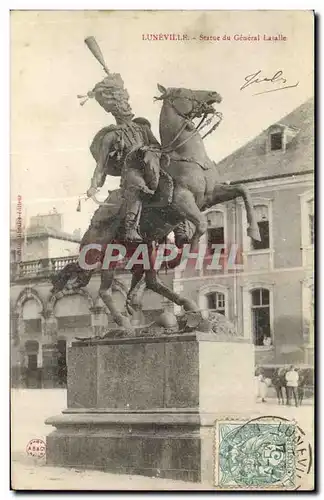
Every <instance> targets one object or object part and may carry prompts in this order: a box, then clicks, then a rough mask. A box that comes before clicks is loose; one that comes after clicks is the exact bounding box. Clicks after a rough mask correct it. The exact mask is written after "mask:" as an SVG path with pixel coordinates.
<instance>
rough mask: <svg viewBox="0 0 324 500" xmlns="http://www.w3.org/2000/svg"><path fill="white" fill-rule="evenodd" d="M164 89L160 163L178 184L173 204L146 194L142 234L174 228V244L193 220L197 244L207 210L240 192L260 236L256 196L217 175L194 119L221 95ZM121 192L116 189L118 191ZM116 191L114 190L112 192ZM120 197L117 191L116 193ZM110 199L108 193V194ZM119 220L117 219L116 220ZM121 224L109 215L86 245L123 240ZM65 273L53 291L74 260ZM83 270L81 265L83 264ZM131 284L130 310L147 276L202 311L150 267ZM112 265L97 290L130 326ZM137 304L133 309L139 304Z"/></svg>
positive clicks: (61, 280) (155, 286)
mask: <svg viewBox="0 0 324 500" xmlns="http://www.w3.org/2000/svg"><path fill="white" fill-rule="evenodd" d="M158 88H159V90H160V91H161V92H162V94H161V96H160V97H159V98H157V99H159V100H163V106H162V110H161V114H160V136H161V142H162V148H161V149H162V153H163V155H162V156H163V158H162V161H161V168H162V169H164V170H165V171H166V172H167V174H169V176H170V177H171V178H172V180H173V184H174V190H173V199H172V201H171V203H170V204H169V205H164V206H161V205H159V202H158V200H157V196H156V195H154V196H153V197H152V198H146V199H145V198H144V203H143V209H142V213H141V219H140V233H141V235H142V236H143V240H144V241H146V242H147V243H152V242H154V241H155V242H156V241H161V240H162V239H163V238H165V237H166V236H167V235H168V234H169V233H170V232H171V231H173V230H175V234H176V244H177V245H181V244H182V243H183V242H184V241H181V238H180V237H179V236H177V226H179V224H180V223H181V222H184V221H185V220H189V221H190V222H191V223H192V224H193V225H194V227H195V231H194V235H193V238H192V240H191V241H192V245H193V246H196V245H197V244H198V241H199V238H200V237H201V236H202V235H203V234H204V232H205V231H206V230H207V220H206V217H205V215H204V214H203V213H202V211H203V210H205V209H207V208H209V207H212V206H214V205H217V204H218V203H223V202H225V201H229V200H232V199H234V198H237V197H240V196H241V197H242V198H243V200H244V203H245V208H246V212H247V220H248V223H249V228H248V235H249V236H250V237H252V238H254V239H255V240H260V235H259V229H258V225H257V222H256V219H255V217H254V211H253V204H252V199H251V197H250V195H249V193H248V191H247V189H246V188H245V187H244V186H241V185H235V186H230V185H226V184H222V183H221V182H220V180H219V176H218V173H217V169H216V165H215V163H214V162H212V161H211V160H210V159H209V158H208V156H207V153H206V150H205V146H204V143H203V138H202V137H201V135H200V133H199V131H200V128H199V126H198V127H196V126H195V124H194V123H193V119H194V118H200V117H202V120H201V123H202V122H203V121H204V119H205V118H206V117H207V115H208V114H215V110H214V108H213V107H212V104H214V103H219V102H220V101H221V97H220V95H219V94H218V93H217V92H210V91H202V90H197V91H195V90H189V89H184V88H170V89H165V88H164V87H162V86H161V85H159V86H158ZM115 193H116V194H117V191H116V192H115ZM112 196H113V193H112ZM115 198H116V196H115ZM108 201H109V198H108ZM116 220H117V223H116ZM120 229H121V227H120V224H119V223H118V218H116V214H114V215H112V216H109V215H108V216H107V220H106V221H105V222H104V225H103V226H102V228H101V236H100V241H99V240H98V239H97V240H95V241H93V237H92V232H91V227H90V229H89V230H88V231H87V232H86V233H85V235H84V237H83V239H82V245H86V244H88V243H100V244H109V243H111V242H112V241H115V242H116V241H119V240H120V234H122V231H121V232H120ZM70 266H71V267H70V269H69V270H66V271H65V270H63V272H62V273H61V274H60V275H59V276H58V277H56V278H55V280H54V281H53V284H54V290H56V291H58V290H60V289H62V288H63V287H64V286H66V284H67V282H68V279H69V273H70V275H71V274H73V273H75V274H78V270H77V268H76V267H73V266H75V265H70ZM79 269H80V268H79ZM131 272H132V275H133V276H132V283H131V287H130V290H129V292H128V296H127V309H128V311H129V312H130V311H132V310H134V307H132V305H135V306H136V307H139V305H140V296H141V294H140V293H139V292H140V291H143V287H142V286H141V284H142V277H143V275H144V276H145V285H146V288H148V289H150V290H152V291H154V292H156V293H158V294H160V295H162V296H164V297H166V298H167V299H169V300H171V301H173V302H174V303H176V304H178V305H180V306H182V307H184V309H185V310H191V311H198V310H199V308H198V305H197V304H196V303H195V301H193V300H191V299H187V298H186V297H183V296H181V295H179V294H177V293H175V292H174V291H173V290H171V289H169V288H168V287H167V286H166V285H165V284H164V283H163V282H162V281H161V280H160V278H159V276H158V272H157V271H156V270H155V269H154V267H153V266H152V267H151V268H150V269H149V270H144V269H140V270H139V269H138V268H137V269H136V270H135V269H133V270H131ZM90 277H91V273H89V274H88V276H86V278H85V279H83V280H82V279H81V280H79V284H78V285H77V286H79V287H80V286H86V285H87V283H88V282H89V280H90ZM113 278H114V269H108V270H107V269H101V285H100V290H99V295H100V297H101V298H102V300H103V302H104V303H105V304H106V306H107V307H108V309H109V311H110V313H111V314H112V317H113V319H114V320H115V322H116V323H117V324H118V325H119V326H122V327H125V328H127V329H131V328H132V326H131V323H130V321H129V319H128V318H127V317H126V316H124V315H123V314H122V313H121V312H120V311H118V310H117V308H116V306H115V303H114V300H113V297H112V296H111V293H110V288H111V286H112V284H113ZM136 307H135V308H136Z"/></svg>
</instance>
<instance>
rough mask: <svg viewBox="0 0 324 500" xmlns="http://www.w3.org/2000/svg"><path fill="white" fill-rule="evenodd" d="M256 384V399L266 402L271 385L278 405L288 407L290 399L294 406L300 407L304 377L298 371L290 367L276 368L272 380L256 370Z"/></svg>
mask: <svg viewBox="0 0 324 500" xmlns="http://www.w3.org/2000/svg"><path fill="white" fill-rule="evenodd" d="M256 378H257V382H258V394H257V397H258V398H260V399H261V401H262V402H263V403H265V402H266V397H267V393H268V388H269V387H270V386H271V385H272V386H273V387H274V388H275V390H276V395H277V400H278V404H285V402H286V405H288V406H290V405H291V403H292V399H293V401H294V403H295V406H296V407H297V406H300V405H301V404H302V402H303V399H304V392H305V385H306V377H305V375H304V374H303V373H302V372H301V370H300V369H297V368H295V367H294V366H293V365H291V366H290V367H289V368H276V369H275V371H274V374H273V376H272V378H271V379H270V378H267V377H266V376H265V374H264V373H263V371H262V369H259V368H258V369H257V370H256Z"/></svg>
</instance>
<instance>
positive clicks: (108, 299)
mask: <svg viewBox="0 0 324 500" xmlns="http://www.w3.org/2000/svg"><path fill="white" fill-rule="evenodd" d="M113 280H114V271H113V270H111V269H105V270H104V269H103V270H102V271H101V283H100V289H99V296H100V297H101V299H102V300H103V302H104V303H105V304H106V306H107V307H108V309H109V311H110V313H111V315H112V318H113V320H114V321H115V322H116V323H117V325H118V326H121V327H122V328H126V329H127V330H132V325H131V322H130V321H129V319H128V318H127V317H126V316H124V315H123V314H122V313H121V312H120V311H119V310H118V309H117V307H116V304H115V301H114V299H113V297H112V294H111V286H112V284H113Z"/></svg>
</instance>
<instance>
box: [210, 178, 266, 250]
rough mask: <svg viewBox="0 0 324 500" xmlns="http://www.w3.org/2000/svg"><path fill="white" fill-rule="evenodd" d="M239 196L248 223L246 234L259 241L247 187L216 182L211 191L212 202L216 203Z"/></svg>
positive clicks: (257, 228)
mask: <svg viewBox="0 0 324 500" xmlns="http://www.w3.org/2000/svg"><path fill="white" fill-rule="evenodd" d="M240 196H241V197H242V198H243V201H244V206H245V210H246V218H247V221H248V224H249V226H248V229H247V234H248V236H250V238H253V239H254V240H256V241H261V238H260V232H259V226H258V223H257V220H256V218H255V213H254V209H253V201H252V198H251V195H250V193H249V191H248V189H247V188H246V187H245V186H243V185H242V184H235V185H232V186H231V185H226V184H216V186H215V188H214V191H213V197H212V204H213V205H217V204H218V203H223V202H225V201H230V200H234V199H235V198H238V197H240Z"/></svg>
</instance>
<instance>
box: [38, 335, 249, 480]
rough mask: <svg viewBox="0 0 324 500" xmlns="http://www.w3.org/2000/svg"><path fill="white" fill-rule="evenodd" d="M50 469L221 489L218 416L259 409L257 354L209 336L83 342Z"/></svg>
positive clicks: (51, 444) (75, 351)
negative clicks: (217, 483)
mask: <svg viewBox="0 0 324 500" xmlns="http://www.w3.org/2000/svg"><path fill="white" fill-rule="evenodd" d="M68 360H69V366H68V395H67V398H68V408H67V409H66V410H65V411H63V414H62V415H60V416H57V417H51V418H49V419H48V420H47V421H46V423H47V424H49V425H53V426H54V427H56V430H54V431H53V432H52V434H50V435H49V436H48V437H47V463H48V464H51V465H57V466H66V467H78V468H80V467H83V468H88V469H91V468H93V469H103V470H107V471H111V472H116V473H125V474H142V475H145V476H156V477H165V478H172V479H182V480H186V481H204V482H205V481H208V482H209V483H211V484H212V481H213V446H214V444H213V432H214V422H215V419H216V418H219V417H220V416H223V415H231V414H233V413H242V409H244V411H248V408H249V407H253V403H254V389H253V375H254V373H253V372H254V368H253V367H254V352H253V346H252V344H250V343H248V342H247V341H246V340H245V339H242V338H239V337H234V338H231V340H229V339H228V338H221V337H219V336H216V335H215V334H212V333H211V334H209V333H207V334H206V333H198V332H197V333H190V334H181V335H179V334H178V335H168V336H162V337H159V338H144V337H142V338H139V337H138V338H121V339H112V340H98V341H91V342H87V343H84V342H75V343H73V344H72V347H71V348H70V351H69V356H68Z"/></svg>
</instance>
